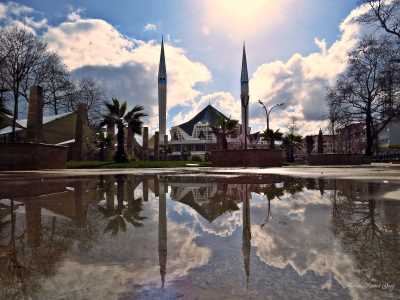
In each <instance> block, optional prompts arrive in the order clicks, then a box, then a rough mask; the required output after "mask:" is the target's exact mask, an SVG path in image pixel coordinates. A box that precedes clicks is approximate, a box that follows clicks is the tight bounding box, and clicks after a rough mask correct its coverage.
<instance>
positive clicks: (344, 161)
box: [307, 153, 370, 166]
mask: <svg viewBox="0 0 400 300" xmlns="http://www.w3.org/2000/svg"><path fill="white" fill-rule="evenodd" d="M307 162H308V164H310V165H313V166H316V165H320V166H327V165H362V164H367V163H369V162H370V161H369V159H368V158H367V157H365V156H364V155H361V154H360V155H359V154H336V153H333V154H311V155H309V156H308V157H307Z"/></svg>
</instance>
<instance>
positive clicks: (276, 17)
mask: <svg viewBox="0 0 400 300" xmlns="http://www.w3.org/2000/svg"><path fill="white" fill-rule="evenodd" d="M287 2H288V0H209V1H207V7H206V13H207V20H206V21H207V22H208V23H209V26H210V27H211V28H212V29H214V30H218V31H221V30H222V31H223V32H224V33H227V34H229V35H236V36H237V35H240V36H241V37H245V36H246V35H251V34H254V33H256V32H257V31H260V30H265V27H266V26H273V25H274V23H277V22H279V21H280V20H281V19H282V17H283V15H284V14H283V11H284V9H285V6H286V5H287Z"/></svg>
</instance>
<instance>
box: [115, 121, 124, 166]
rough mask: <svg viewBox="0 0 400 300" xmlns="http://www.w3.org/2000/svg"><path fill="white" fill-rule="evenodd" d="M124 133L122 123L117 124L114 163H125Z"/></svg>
mask: <svg viewBox="0 0 400 300" xmlns="http://www.w3.org/2000/svg"><path fill="white" fill-rule="evenodd" d="M124 144H125V133H124V125H123V124H122V122H120V123H119V124H118V134H117V153H115V161H116V162H126V161H127V158H126V153H125V149H124V148H125V147H124V146H125V145H124Z"/></svg>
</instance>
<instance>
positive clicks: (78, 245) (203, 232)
mask: <svg viewBox="0 0 400 300" xmlns="http://www.w3.org/2000/svg"><path fill="white" fill-rule="evenodd" d="M381 168H382V167H381ZM337 169H339V168H337ZM361 169H362V168H360V170H361ZM265 170H267V169H265ZM214 171H215V170H214ZM80 172H81V173H79V172H75V173H74V174H68V176H67V177H64V176H61V175H62V174H61V173H51V174H50V173H18V174H14V175H12V176H11V175H7V176H4V173H3V174H2V175H0V299H74V300H78V299H399V298H400V251H399V249H400V181H398V180H397V177H396V176H387V177H386V179H382V178H381V177H368V176H367V177H364V178H363V179H364V180H357V181H356V180H349V179H344V178H340V177H339V178H331V177H334V176H327V177H323V176H319V177H316V176H308V178H307V174H302V175H300V174H291V176H284V175H279V174H267V173H268V172H264V171H261V172H253V171H251V170H247V171H245V172H243V170H236V171H235V172H231V171H229V170H226V169H224V170H220V172H211V171H207V170H204V169H203V170H199V171H198V172H196V171H195V172H193V170H192V171H190V170H181V171H176V170H164V171H163V172H154V171H153V172H151V171H143V172H138V171H136V172H135V173H136V174H135V175H133V174H132V170H130V171H129V172H128V171H121V172H119V173H118V172H116V171H115V170H113V171H109V172H107V174H106V175H104V174H103V175H98V174H97V173H94V172H93V173H92V171H90V172H86V173H84V172H83V171H80ZM96 172H98V171H96ZM315 172H317V171H315ZM335 172H336V171H335ZM78 173H79V176H77V175H78ZM88 173H91V174H88ZM269 173H271V172H269ZM342 173H343V172H342ZM369 173H374V172H369ZM375 173H376V172H375ZM27 174H28V175H27ZM49 174H50V175H49ZM316 174H318V173H316ZM360 174H361V171H360ZM89 175H90V176H89ZM308 175H310V174H308Z"/></svg>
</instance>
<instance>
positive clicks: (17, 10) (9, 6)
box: [0, 2, 34, 16]
mask: <svg viewBox="0 0 400 300" xmlns="http://www.w3.org/2000/svg"><path fill="white" fill-rule="evenodd" d="M1 12H3V14H8V15H13V16H22V15H26V14H30V13H33V12H34V9H33V8H31V7H28V6H26V5H23V4H19V3H16V2H7V3H0V16H1V15H2V14H1Z"/></svg>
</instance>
